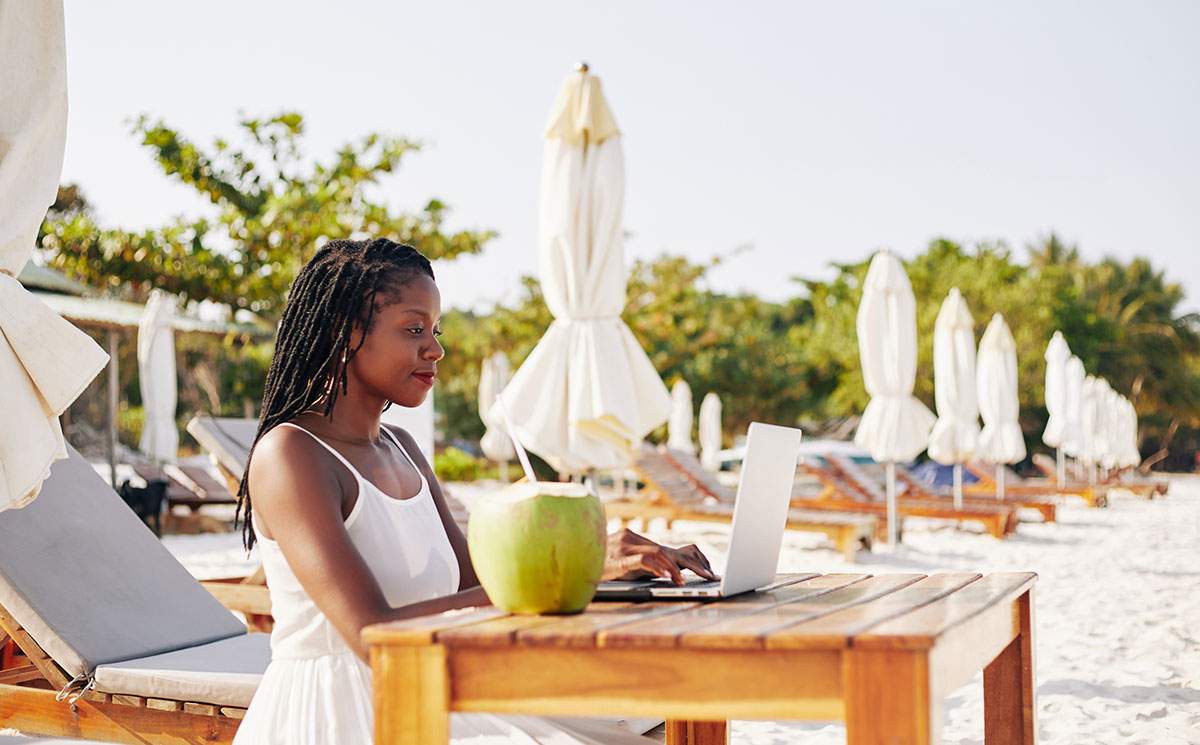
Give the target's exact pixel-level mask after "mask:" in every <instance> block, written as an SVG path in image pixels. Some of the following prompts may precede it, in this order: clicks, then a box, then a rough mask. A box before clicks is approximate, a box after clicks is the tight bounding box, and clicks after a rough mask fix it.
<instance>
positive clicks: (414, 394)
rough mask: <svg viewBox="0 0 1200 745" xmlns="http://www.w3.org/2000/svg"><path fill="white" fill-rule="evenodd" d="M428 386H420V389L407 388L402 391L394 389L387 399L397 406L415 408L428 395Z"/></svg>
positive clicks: (423, 401)
mask: <svg viewBox="0 0 1200 745" xmlns="http://www.w3.org/2000/svg"><path fill="white" fill-rule="evenodd" d="M430 390H432V389H430V388H426V387H424V386H421V387H420V389H416V388H408V389H405V390H403V391H396V392H395V393H394V394H392V396H390V397H389V400H390V401H391V402H392V403H394V404H396V405H397V406H404V407H406V408H409V409H415V408H417V407H418V406H420V405H421V404H423V403H425V398H426V397H427V396H428V395H429V391H430Z"/></svg>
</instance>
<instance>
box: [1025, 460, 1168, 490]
mask: <svg viewBox="0 0 1200 745" xmlns="http://www.w3.org/2000/svg"><path fill="white" fill-rule="evenodd" d="M1033 465H1034V466H1035V467H1036V468H1037V469H1038V470H1039V471H1041V472H1042V474H1043V475H1044V476H1045V477H1046V479H1045V480H1046V481H1047V482H1048V483H1050V484H1054V483H1055V481H1056V479H1057V477H1058V473H1057V464H1056V463H1055V462H1054V459H1053V458H1051V457H1050V456H1048V455H1046V454H1045V453H1034V455H1033ZM1067 475H1068V477H1069V478H1070V479H1071V480H1072V481H1073V482H1074V483H1075V485H1076V486H1077V487H1082V488H1085V489H1093V488H1094V489H1103V488H1104V487H1106V486H1112V487H1116V488H1118V489H1127V490H1129V491H1131V492H1133V493H1134V494H1138V495H1141V496H1144V497H1149V498H1151V499H1153V498H1154V497H1155V496H1157V495H1162V494H1166V493H1167V491H1168V490H1169V489H1170V486H1171V482H1170V481H1167V480H1166V479H1155V478H1152V477H1146V476H1141V475H1138V474H1136V472H1134V473H1130V472H1129V471H1123V472H1122V473H1120V474H1118V475H1117V476H1116V477H1115V478H1111V479H1105V480H1100V481H1098V482H1097V484H1095V485H1092V484H1088V483H1087V477H1086V476H1084V474H1083V473H1081V472H1080V469H1079V468H1078V466H1076V467H1074V468H1072V467H1071V466H1068V467H1067Z"/></svg>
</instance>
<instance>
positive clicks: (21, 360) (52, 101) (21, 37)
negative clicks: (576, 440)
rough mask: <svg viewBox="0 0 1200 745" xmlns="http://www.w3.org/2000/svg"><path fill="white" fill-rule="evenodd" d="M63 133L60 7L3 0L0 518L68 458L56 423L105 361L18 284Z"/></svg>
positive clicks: (54, 176) (53, 189) (58, 167)
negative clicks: (54, 467) (60, 462)
mask: <svg viewBox="0 0 1200 745" xmlns="http://www.w3.org/2000/svg"><path fill="white" fill-rule="evenodd" d="M66 128H67V64H66V42H65V39H64V32H63V8H62V3H61V2H55V1H53V0H39V1H38V2H25V1H23V0H0V397H2V398H0V411H3V420H4V423H3V426H2V427H0V510H5V509H8V508H12V507H21V506H24V505H26V504H28V503H29V502H31V501H32V500H33V499H34V498H35V497H36V496H37V494H38V492H39V491H40V490H41V485H42V481H44V480H45V479H46V477H47V476H49V475H50V466H51V464H53V462H54V461H55V460H58V459H60V458H65V457H66V456H67V451H66V444H65V442H64V441H63V436H62V429H61V428H60V426H59V422H58V417H59V415H60V414H61V413H62V412H63V411H65V410H66V408H67V407H68V406H69V405H70V404H71V402H72V401H74V400H75V399H76V398H77V397H78V396H79V394H80V393H82V392H83V389H84V388H86V387H87V384H88V383H90V382H91V381H92V379H93V378H94V377H96V375H97V373H99V372H100V370H102V369H104V365H105V363H107V361H108V355H107V354H105V353H104V351H103V350H102V349H100V347H99V346H97V345H96V344H95V342H93V341H92V340H91V338H89V337H88V336H87V335H86V334H84V333H83V332H82V331H80V330H79V329H77V328H75V327H74V326H72V325H71V324H70V323H68V322H67V321H65V320H63V319H62V317H61V316H59V315H58V314H57V313H55V312H54V311H52V310H50V309H49V308H47V307H46V306H45V305H44V304H43V303H42V302H40V301H39V300H37V299H36V298H34V296H33V295H31V294H30V293H28V292H26V291H25V289H24V288H23V287H22V286H21V283H20V282H18V281H17V279H16V277H17V275H18V274H19V273H20V272H21V269H22V267H24V266H25V264H26V262H28V261H29V258H30V256H31V255H32V254H33V250H34V244H35V242H36V240H37V232H38V228H39V226H40V225H41V223H42V219H43V218H44V217H45V215H46V209H47V208H48V207H49V206H50V205H51V204H52V203H53V202H54V198H55V195H56V193H57V188H58V178H59V176H60V174H61V172H62V161H63V147H64V144H65V142H66Z"/></svg>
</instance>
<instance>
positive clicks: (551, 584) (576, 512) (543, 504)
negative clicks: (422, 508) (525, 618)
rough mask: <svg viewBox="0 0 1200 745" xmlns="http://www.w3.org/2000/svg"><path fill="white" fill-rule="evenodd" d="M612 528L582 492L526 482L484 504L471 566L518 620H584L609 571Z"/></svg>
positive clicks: (470, 539)
mask: <svg viewBox="0 0 1200 745" xmlns="http://www.w3.org/2000/svg"><path fill="white" fill-rule="evenodd" d="M605 532H606V521H605V517H604V507H603V505H601V504H600V498H599V497H597V496H596V494H595V492H593V491H591V489H589V488H588V487H585V486H583V485H581V484H569V483H556V482H538V483H530V482H526V481H522V482H518V483H516V484H513V485H511V486H509V487H508V488H506V489H504V490H503V491H501V492H500V493H499V494H497V495H495V496H492V497H489V498H487V499H481V500H479V501H478V502H477V503H476V504H475V505H474V508H473V509H472V511H471V519H470V522H469V523H468V526H467V545H468V546H469V548H470V551H471V563H472V564H474V566H475V573H476V574H477V575H478V576H479V581H480V583H481V584H482V585H483V589H484V591H486V592H487V595H488V597H489V598H490V599H491V601H492V603H493V604H494V605H496V606H497V607H499V608H502V609H504V610H506V611H509V612H511V613H524V614H535V613H578V612H580V611H582V610H583V609H584V607H586V606H587V604H588V603H589V602H591V599H592V596H593V595H594V594H595V593H596V583H597V582H599V581H600V575H601V573H602V572H603V571H604V554H605Z"/></svg>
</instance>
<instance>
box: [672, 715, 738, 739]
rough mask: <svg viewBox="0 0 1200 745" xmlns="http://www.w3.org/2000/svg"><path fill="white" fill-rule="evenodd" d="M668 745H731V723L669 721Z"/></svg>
mask: <svg viewBox="0 0 1200 745" xmlns="http://www.w3.org/2000/svg"><path fill="white" fill-rule="evenodd" d="M667 745H729V722H697V721H687V720H680V719H668V720H667Z"/></svg>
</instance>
